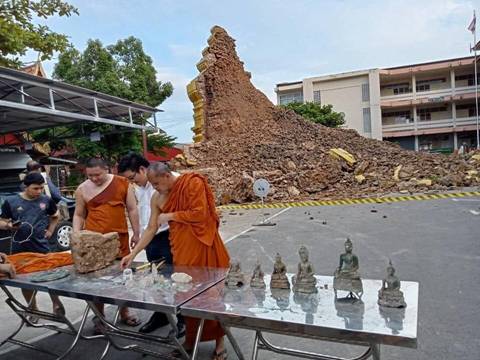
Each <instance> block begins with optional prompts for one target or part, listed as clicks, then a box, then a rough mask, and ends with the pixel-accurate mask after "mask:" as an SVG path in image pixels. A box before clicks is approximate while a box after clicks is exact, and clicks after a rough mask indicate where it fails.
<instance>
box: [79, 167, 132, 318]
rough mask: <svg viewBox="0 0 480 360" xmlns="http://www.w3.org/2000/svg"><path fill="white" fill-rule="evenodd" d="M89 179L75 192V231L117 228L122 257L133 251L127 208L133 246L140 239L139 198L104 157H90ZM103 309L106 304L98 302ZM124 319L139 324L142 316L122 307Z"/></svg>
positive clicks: (110, 230) (100, 231)
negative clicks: (131, 313)
mask: <svg viewBox="0 0 480 360" xmlns="http://www.w3.org/2000/svg"><path fill="white" fill-rule="evenodd" d="M85 172H86V175H87V178H88V179H87V180H85V181H84V182H83V183H81V184H80V186H79V187H78V188H77V190H76V192H75V199H76V204H75V214H74V216H73V231H80V230H91V231H96V232H99V233H102V234H106V233H109V232H113V231H116V232H117V233H118V235H119V237H120V239H119V240H120V251H119V254H118V256H119V257H123V256H126V255H128V254H129V253H130V245H129V241H128V225H127V219H126V217H125V210H127V213H128V217H129V219H130V223H131V224H132V229H133V236H132V239H131V240H130V241H131V243H132V246H135V244H136V243H137V242H138V240H139V236H140V224H139V218H138V208H137V201H136V198H135V193H134V190H133V188H132V187H131V186H130V183H129V181H128V180H127V179H125V178H123V177H120V176H116V175H112V174H109V173H108V166H107V164H106V162H105V161H104V160H103V159H99V158H92V159H90V160H89V161H88V162H87V164H86V168H85ZM97 307H98V309H99V310H100V311H101V312H102V313H103V304H97ZM120 317H121V319H122V321H123V322H124V323H125V324H126V325H129V326H137V325H139V323H140V322H139V320H138V319H137V318H136V317H135V316H133V315H129V312H128V308H121V309H120Z"/></svg>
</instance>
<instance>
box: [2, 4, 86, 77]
mask: <svg viewBox="0 0 480 360" xmlns="http://www.w3.org/2000/svg"><path fill="white" fill-rule="evenodd" d="M73 14H77V15H78V9H77V8H75V7H74V6H72V5H70V4H68V3H66V2H64V1H62V0H37V1H33V0H3V1H0V65H1V66H7V67H13V68H19V67H20V66H21V65H22V62H21V61H20V59H19V57H20V56H23V55H25V53H26V52H27V50H28V49H32V50H34V51H37V52H39V53H40V60H48V59H51V58H52V56H53V53H54V52H55V51H64V50H65V49H66V48H67V46H68V44H69V41H68V37H67V36H66V35H64V34H59V33H56V32H54V31H52V30H50V28H49V27H48V26H45V25H40V24H34V23H33V21H32V19H33V17H37V18H41V19H47V18H49V17H51V16H55V15H58V16H67V17H69V16H71V15H73Z"/></svg>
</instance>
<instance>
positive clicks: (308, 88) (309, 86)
mask: <svg viewBox="0 0 480 360" xmlns="http://www.w3.org/2000/svg"><path fill="white" fill-rule="evenodd" d="M303 102H304V103H306V102H313V81H312V80H311V79H304V80H303Z"/></svg>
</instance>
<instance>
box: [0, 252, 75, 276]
mask: <svg viewBox="0 0 480 360" xmlns="http://www.w3.org/2000/svg"><path fill="white" fill-rule="evenodd" d="M7 259H8V261H9V262H10V263H11V264H13V266H14V267H15V271H16V272H17V274H28V273H32V272H36V271H43V270H50V269H55V268H57V267H61V266H66V265H71V264H73V259H72V254H70V252H58V253H47V254H40V253H32V252H23V253H18V254H14V255H8V256H7Z"/></svg>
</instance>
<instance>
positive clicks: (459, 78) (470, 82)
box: [455, 74, 480, 86]
mask: <svg viewBox="0 0 480 360" xmlns="http://www.w3.org/2000/svg"><path fill="white" fill-rule="evenodd" d="M455 81H467V85H468V86H475V75H474V74H466V75H457V76H455ZM477 83H478V84H480V74H477Z"/></svg>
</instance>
